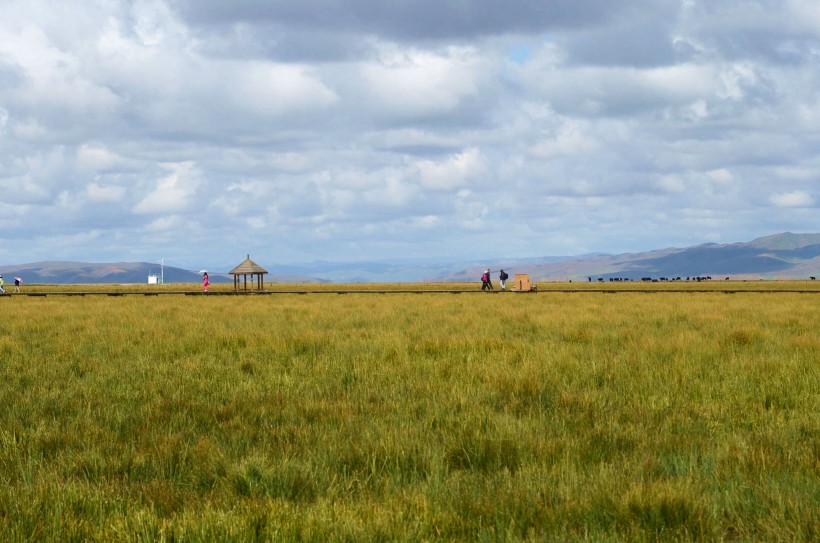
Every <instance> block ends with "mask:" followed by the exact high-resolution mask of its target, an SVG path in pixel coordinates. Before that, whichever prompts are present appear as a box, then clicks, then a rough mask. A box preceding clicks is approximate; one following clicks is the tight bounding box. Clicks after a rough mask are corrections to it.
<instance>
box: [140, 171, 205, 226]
mask: <svg viewBox="0 0 820 543" xmlns="http://www.w3.org/2000/svg"><path fill="white" fill-rule="evenodd" d="M162 166H163V167H164V168H165V169H167V170H170V172H171V173H170V174H169V175H167V176H166V177H163V178H162V179H159V180H157V182H156V186H155V188H154V190H152V191H151V192H149V193H148V194H147V195H146V196H145V197H144V198H143V199H142V200H141V201H140V202H139V203H138V204H137V205H136V206H135V207H134V212H135V213H138V214H158V213H175V212H180V211H184V210H185V209H187V208H188V207H189V206H190V205H191V196H192V195H193V194H194V193H195V192H196V189H197V187H198V186H199V184H200V181H199V177H200V172H199V171H198V170H197V169H196V166H195V164H194V163H193V162H181V163H176V164H163V165H162Z"/></svg>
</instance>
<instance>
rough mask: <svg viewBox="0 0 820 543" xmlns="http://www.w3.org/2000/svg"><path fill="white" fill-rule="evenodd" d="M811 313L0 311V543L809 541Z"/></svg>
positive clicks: (818, 345)
mask: <svg viewBox="0 0 820 543" xmlns="http://www.w3.org/2000/svg"><path fill="white" fill-rule="evenodd" d="M815 297H816V296H815V295H800V294H790V293H768V294H766V293H750V294H734V295H727V294H721V293H664V294H642V293H622V294H619V295H617V296H612V295H609V294H602V293H576V294H559V293H556V294H551V295H549V296H542V295H538V296H526V295H511V294H510V295H495V296H491V295H487V296H464V295H461V296H454V295H451V294H425V295H422V296H420V295H416V294H390V295H387V296H379V295H374V294H347V295H343V296H338V295H322V296H283V297H270V296H262V297H259V296H257V297H253V296H249V297H210V298H209V297H206V296H200V297H183V296H179V297H174V296H167V297H150V298H146V297H139V296H126V297H118V298H108V297H84V298H60V297H46V298H22V297H15V298H12V299H6V300H1V301H0V302H2V309H3V314H4V317H5V318H4V332H5V333H4V334H3V335H2V336H0V378H1V379H2V384H0V402H2V405H3V410H2V411H0V481H2V483H3V484H2V485H0V538H2V539H3V540H8V541H26V540H53V541H56V540H60V541H64V540H83V541H87V540H92V541H93V540H97V541H158V540H159V541H163V540H164V541H171V540H174V541H179V540H184V541H212V540H221V541H253V540H309V541H327V540H336V541H341V540H357V541H381V540H404V541H417V540H430V539H443V540H470V541H472V540H507V541H519V540H559V541H560V540H564V541H577V540H587V541H626V540H629V541H657V540H665V541H694V540H738V541H750V540H754V541H813V540H817V539H818V538H820V531H818V526H820V513H818V511H820V490H819V489H820V477H819V475H820V473H819V471H820V437H818V436H820V417H818V413H820V405H818V398H820V394H819V392H820V367H818V360H820V338H819V337H818V334H817V330H818V329H820V305H819V304H818V303H817V300H816V299H815Z"/></svg>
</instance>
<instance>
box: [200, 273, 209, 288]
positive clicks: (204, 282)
mask: <svg viewBox="0 0 820 543" xmlns="http://www.w3.org/2000/svg"><path fill="white" fill-rule="evenodd" d="M210 284H211V282H210V281H209V280H208V272H205V273H203V274H202V290H204V291H205V292H208V285H210Z"/></svg>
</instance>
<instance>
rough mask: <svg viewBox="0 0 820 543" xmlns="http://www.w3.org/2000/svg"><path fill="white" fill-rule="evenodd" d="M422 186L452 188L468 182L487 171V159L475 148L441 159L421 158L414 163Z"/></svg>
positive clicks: (432, 188)
mask: <svg viewBox="0 0 820 543" xmlns="http://www.w3.org/2000/svg"><path fill="white" fill-rule="evenodd" d="M416 168H417V169H418V172H419V177H420V180H421V184H422V186H423V187H425V188H428V189H431V190H452V189H455V188H458V187H463V186H465V185H468V184H469V181H470V180H471V179H475V178H477V177H480V176H482V175H485V174H486V173H487V172H488V169H489V168H488V165H487V161H486V160H485V158H484V157H483V155H482V154H481V151H479V150H478V149H476V148H472V149H467V150H466V151H464V152H463V153H458V154H456V155H452V156H449V157H447V159H446V160H443V161H432V160H422V161H420V162H418V163H417V164H416Z"/></svg>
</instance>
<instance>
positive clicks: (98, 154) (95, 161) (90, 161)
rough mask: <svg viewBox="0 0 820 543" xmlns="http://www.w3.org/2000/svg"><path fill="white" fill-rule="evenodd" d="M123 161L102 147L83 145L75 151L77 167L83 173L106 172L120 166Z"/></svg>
mask: <svg viewBox="0 0 820 543" xmlns="http://www.w3.org/2000/svg"><path fill="white" fill-rule="evenodd" d="M122 162H123V160H122V158H121V157H119V156H118V155H117V154H116V153H112V152H111V151H109V150H108V149H107V148H106V147H105V146H104V145H93V144H83V145H81V146H80V148H79V149H77V167H78V168H79V169H80V170H85V171H94V172H96V171H102V170H108V169H110V168H113V167H115V166H118V165H120V164H122Z"/></svg>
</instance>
